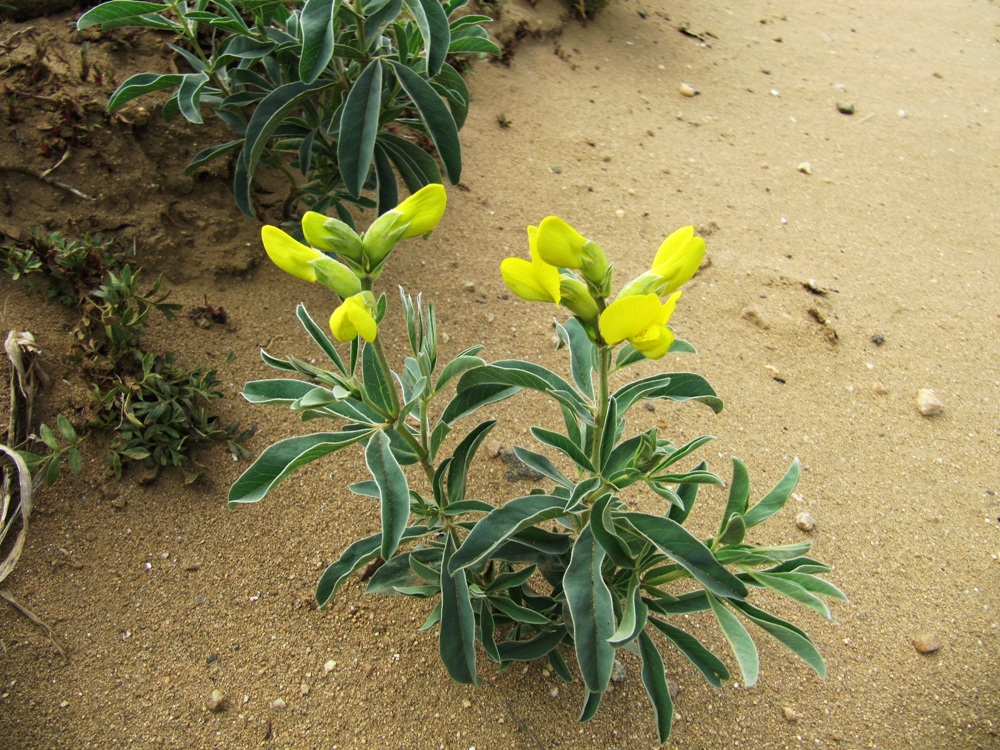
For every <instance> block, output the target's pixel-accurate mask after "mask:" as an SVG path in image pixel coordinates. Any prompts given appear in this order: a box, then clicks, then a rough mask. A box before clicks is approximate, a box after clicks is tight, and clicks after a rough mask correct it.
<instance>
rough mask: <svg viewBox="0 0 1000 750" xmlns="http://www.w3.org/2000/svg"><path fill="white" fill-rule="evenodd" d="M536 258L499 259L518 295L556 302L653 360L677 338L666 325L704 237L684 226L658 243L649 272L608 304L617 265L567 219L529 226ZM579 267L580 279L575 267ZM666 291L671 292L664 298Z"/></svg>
mask: <svg viewBox="0 0 1000 750" xmlns="http://www.w3.org/2000/svg"><path fill="white" fill-rule="evenodd" d="M528 248H529V252H530V255H531V260H530V261H527V260H524V259H522V258H507V259H505V260H504V261H503V262H502V263H501V264H500V273H501V275H502V276H503V279H504V282H505V283H506V284H507V286H508V287H510V290H511V291H512V292H514V294H516V295H517V296H518V297H521V298H522V299H525V300H528V301H531V302H554V303H555V304H557V305H562V306H563V307H565V308H566V309H568V310H569V311H570V312H572V313H573V314H574V315H575V316H576V317H578V318H579V319H580V321H581V322H582V323H583V324H584V327H585V328H586V329H587V330H588V331H589V332H590V333H591V335H592V336H593V337H594V339H595V340H597V339H598V337H599V338H600V339H601V340H603V342H604V343H605V344H607V345H609V346H614V345H616V344H619V343H621V342H622V341H625V340H628V341H629V343H631V344H632V346H634V347H635V348H636V349H638V350H639V351H640V352H642V353H643V354H644V355H645V356H646V357H648V358H650V359H659V358H660V357H662V356H663V355H665V354H666V353H667V351H668V350H669V349H670V345H671V344H672V343H673V341H674V334H673V331H671V330H670V328H669V326H667V323H668V322H669V321H670V316H671V315H672V314H673V312H674V308H675V307H676V306H677V300H678V299H679V298H680V296H681V293H680V292H678V291H677V289H678V288H679V287H680V286H681V285H682V284H684V283H685V282H686V281H688V280H689V279H690V278H691V277H692V276H694V274H695V272H696V271H697V270H698V266H699V265H701V261H702V258H704V257H705V241H704V240H703V239H702V238H701V237H697V236H695V234H694V229H693V228H692V227H684V228H682V229H678V230H677V231H676V232H674V233H673V234H671V235H670V236H669V237H667V239H666V240H664V241H663V244H661V245H660V248H659V250H658V251H657V253H656V256H655V257H654V258H653V264H652V267H651V268H650V270H649V271H647V272H645V273H643V274H642V275H640V276H639V277H638V278H636V279H633V280H632V281H630V282H629V283H628V284H626V285H625V286H624V288H622V290H621V291H620V292H619V293H618V295H617V297H615V299H614V300H613V301H612V302H610V303H608V302H607V298H608V297H609V296H610V287H611V267H610V266H609V265H608V262H607V259H606V258H605V255H604V251H603V250H601V248H600V247H598V245H597V244H596V243H594V242H593V241H591V240H588V239H587V238H586V237H584V236H583V235H582V234H580V233H579V232H578V231H576V230H575V229H573V227H571V226H570V225H569V224H567V223H566V222H565V221H563V220H562V219H560V218H558V217H556V216H549V217H548V218H546V219H543V220H542V222H541V223H540V224H539V225H538V227H537V228H536V227H528ZM573 271H579V272H580V275H581V276H582V277H583V281H582V282H581V281H580V279H579V278H577V276H576V275H575V274H574V273H573ZM662 297H667V299H666V301H662V299H661V298H662Z"/></svg>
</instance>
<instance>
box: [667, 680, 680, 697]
mask: <svg viewBox="0 0 1000 750" xmlns="http://www.w3.org/2000/svg"><path fill="white" fill-rule="evenodd" d="M667 692H668V693H670V697H671V698H673V699H674V700H677V696H678V695H680V694H681V686H680V685H679V684H678V683H676V682H674V681H673V680H667Z"/></svg>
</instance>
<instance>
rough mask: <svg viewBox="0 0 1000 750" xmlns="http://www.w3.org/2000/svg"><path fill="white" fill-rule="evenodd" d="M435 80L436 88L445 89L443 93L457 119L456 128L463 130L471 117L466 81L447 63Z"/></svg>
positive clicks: (452, 114) (453, 115)
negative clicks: (467, 118) (466, 121)
mask: <svg viewBox="0 0 1000 750" xmlns="http://www.w3.org/2000/svg"><path fill="white" fill-rule="evenodd" d="M434 80H435V88H437V86H441V88H442V89H444V92H443V93H444V95H445V97H446V98H447V99H448V109H450V110H451V116H452V117H453V118H454V119H455V127H457V128H458V129H459V130H461V129H462V126H463V125H464V124H465V118H466V117H468V115H469V87H468V86H467V85H466V83H465V79H464V78H462V75H461V74H460V73H459V72H458V71H457V70H455V69H454V68H453V67H452V66H451V65H449V64H448V63H447V62H445V64H444V65H442V66H441V71H440V72H439V73H438V75H437V78H435V79H434ZM438 82H440V83H438Z"/></svg>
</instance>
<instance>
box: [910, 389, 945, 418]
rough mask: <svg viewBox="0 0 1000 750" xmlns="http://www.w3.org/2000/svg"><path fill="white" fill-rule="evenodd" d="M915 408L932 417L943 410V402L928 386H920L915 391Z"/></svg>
mask: <svg viewBox="0 0 1000 750" xmlns="http://www.w3.org/2000/svg"><path fill="white" fill-rule="evenodd" d="M917 409H918V410H919V411H920V413H921V414H923V415H924V416H925V417H933V416H936V415H938V414H940V413H941V412H942V411H944V404H943V403H942V402H941V399H939V398H938V395H937V394H936V393H935V392H934V391H932V390H931V389H930V388H921V389H920V390H919V391H918V392H917Z"/></svg>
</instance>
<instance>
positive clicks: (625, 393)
mask: <svg viewBox="0 0 1000 750" xmlns="http://www.w3.org/2000/svg"><path fill="white" fill-rule="evenodd" d="M614 397H615V399H616V400H617V401H618V410H619V412H620V413H621V414H624V413H625V412H626V411H628V410H629V409H630V408H631V407H632V405H633V404H634V403H635V402H636V401H638V400H640V399H643V398H650V399H668V400H670V401H679V402H680V401H700V402H701V403H703V404H705V405H706V406H708V407H710V408H711V409H712V411H714V412H715V413H716V414H718V413H719V412H720V411H722V400H721V399H720V398H719V397H718V396H717V395H716V393H715V389H713V388H712V386H711V385H709V383H708V381H707V380H705V378H703V377H702V376H701V375H695V374H694V373H690V372H671V373H663V374H660V375H651V376H649V377H648V378H642V379H641V380H636V381H635V382H633V383H629V384H628V385H626V386H623V387H621V388H619V389H618V390H617V391H615V393H614Z"/></svg>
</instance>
